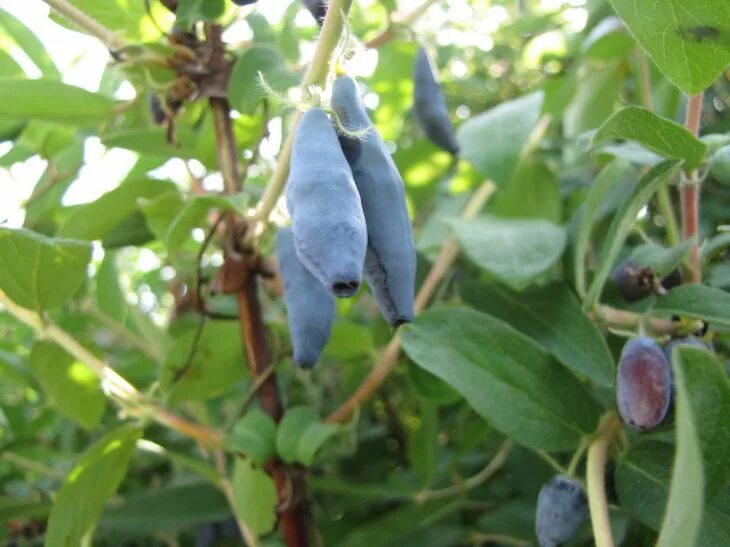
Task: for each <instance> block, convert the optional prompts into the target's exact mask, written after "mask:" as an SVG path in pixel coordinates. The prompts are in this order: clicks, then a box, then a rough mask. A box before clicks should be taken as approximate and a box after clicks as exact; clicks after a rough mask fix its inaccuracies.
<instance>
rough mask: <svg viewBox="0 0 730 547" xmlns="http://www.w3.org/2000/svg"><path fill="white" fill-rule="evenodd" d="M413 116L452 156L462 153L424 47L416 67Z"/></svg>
mask: <svg viewBox="0 0 730 547" xmlns="http://www.w3.org/2000/svg"><path fill="white" fill-rule="evenodd" d="M413 113H414V114H415V117H416V121H417V122H418V125H420V127H421V129H422V130H423V132H424V133H425V134H426V136H427V137H428V138H429V139H430V140H431V142H433V143H434V144H435V145H436V146H438V147H439V148H442V149H444V150H446V151H447V152H451V153H452V154H458V153H459V144H458V143H457V142H456V135H454V129H453V127H452V126H451V120H449V112H448V110H447V109H446V99H445V98H444V93H443V91H442V90H441V86H440V85H439V83H438V82H437V81H436V78H435V77H434V72H433V68H432V67H431V62H430V61H429V59H428V54H427V53H426V50H425V49H424V48H419V50H418V53H417V54H416V64H415V66H414V68H413Z"/></svg>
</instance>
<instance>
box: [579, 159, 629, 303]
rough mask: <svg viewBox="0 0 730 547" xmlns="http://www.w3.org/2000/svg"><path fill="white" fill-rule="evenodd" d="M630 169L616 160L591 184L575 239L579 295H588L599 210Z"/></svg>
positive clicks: (621, 161)
mask: <svg viewBox="0 0 730 547" xmlns="http://www.w3.org/2000/svg"><path fill="white" fill-rule="evenodd" d="M628 168H629V165H628V164H627V163H626V162H625V161H623V160H620V159H615V160H613V161H611V162H610V163H609V164H607V165H606V167H604V168H603V169H601V172H600V173H598V176H597V177H596V179H595V180H594V181H593V184H591V187H590V188H589V190H588V195H587V196H586V199H585V201H584V202H583V205H582V206H581V213H580V221H579V224H578V232H577V233H578V235H577V236H576V238H575V250H574V252H573V269H574V272H575V284H576V288H577V290H578V294H579V295H581V296H585V294H586V255H587V254H588V244H589V243H590V240H591V232H592V230H593V225H594V223H595V221H596V215H597V213H598V208H599V206H600V205H601V202H602V201H603V198H604V196H605V195H606V193H607V192H608V190H609V188H611V186H613V184H614V183H615V182H616V181H617V180H619V179H620V178H621V177H622V176H623V175H624V174H625V173H626V171H627V170H628Z"/></svg>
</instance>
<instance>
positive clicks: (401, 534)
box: [337, 500, 459, 547]
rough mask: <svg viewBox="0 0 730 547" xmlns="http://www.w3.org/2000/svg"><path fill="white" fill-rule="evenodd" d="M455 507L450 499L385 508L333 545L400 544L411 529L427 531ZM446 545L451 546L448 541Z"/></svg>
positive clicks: (386, 546) (389, 546)
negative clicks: (385, 509) (381, 513)
mask: <svg viewBox="0 0 730 547" xmlns="http://www.w3.org/2000/svg"><path fill="white" fill-rule="evenodd" d="M458 508H459V504H458V503H455V502H453V501H451V500H431V501H427V502H426V503H422V504H414V503H409V504H406V505H403V506H402V507H398V508H397V509H391V510H390V511H386V512H385V514H384V515H383V516H381V517H378V518H375V519H372V520H369V521H367V522H365V523H364V524H361V525H360V526H358V527H356V528H355V529H354V530H348V531H347V533H346V536H345V537H344V538H342V539H341V540H340V541H338V542H337V545H339V546H340V547H372V546H374V545H379V546H380V545H382V546H385V547H395V546H396V545H403V543H402V541H403V539H404V538H405V536H406V535H407V534H409V533H410V532H413V531H414V530H429V529H430V527H431V525H433V523H435V522H438V521H439V520H441V519H443V518H444V517H446V516H447V515H449V514H451V513H453V512H454V511H456V510H457V509H458ZM448 544H449V545H451V543H448ZM420 545H424V543H423V542H420ZM444 545H446V544H444Z"/></svg>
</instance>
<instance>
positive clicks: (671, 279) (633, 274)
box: [611, 258, 682, 303]
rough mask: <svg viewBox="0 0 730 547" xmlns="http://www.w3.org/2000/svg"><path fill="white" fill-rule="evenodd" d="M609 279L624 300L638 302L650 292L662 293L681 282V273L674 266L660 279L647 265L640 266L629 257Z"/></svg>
mask: <svg viewBox="0 0 730 547" xmlns="http://www.w3.org/2000/svg"><path fill="white" fill-rule="evenodd" d="M611 279H612V280H613V282H614V283H615V284H616V288H617V289H618V290H619V292H620V293H621V296H622V297H623V299H624V300H625V301H626V302H629V303H631V302H638V301H639V300H643V299H644V298H646V297H648V296H649V295H651V294H663V291H666V290H669V289H671V288H673V287H676V286H677V285H679V284H680V283H682V275H681V274H680V272H679V269H677V268H675V269H674V270H672V271H671V272H669V274H667V276H666V277H665V278H664V279H662V280H661V281H660V280H659V278H658V277H657V275H656V273H654V271H652V269H651V268H649V267H641V266H639V265H637V264H636V262H634V260H633V259H631V258H629V259H627V260H625V261H624V262H623V263H621V264H620V265H619V266H618V267H617V268H616V269H615V270H614V271H613V273H612V274H611Z"/></svg>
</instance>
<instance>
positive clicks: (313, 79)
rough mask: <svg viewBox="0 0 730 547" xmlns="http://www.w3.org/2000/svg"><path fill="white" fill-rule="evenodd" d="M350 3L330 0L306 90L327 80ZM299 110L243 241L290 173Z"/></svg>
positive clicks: (264, 217)
mask: <svg viewBox="0 0 730 547" xmlns="http://www.w3.org/2000/svg"><path fill="white" fill-rule="evenodd" d="M351 6H352V0H332V2H331V4H330V6H329V8H328V9H327V15H326V17H325V18H324V22H323V23H322V31H321V32H320V35H319V40H317V47H316V49H315V50H314V56H313V57H312V62H311V63H310V65H309V68H308V69H307V72H306V73H305V74H304V78H303V79H302V83H301V86H300V87H301V89H302V90H304V91H306V90H307V89H308V88H309V87H312V86H324V84H325V83H326V80H327V74H328V72H329V69H330V58H331V57H332V53H333V52H334V51H335V48H336V47H337V44H338V42H339V40H340V35H341V34H342V29H343V28H344V26H345V18H346V17H347V14H348V13H349V11H350V7H351ZM301 116H302V114H301V112H297V113H296V114H294V119H293V120H292V123H291V127H290V128H289V134H288V135H287V137H286V140H285V141H284V144H283V145H282V147H281V152H279V160H278V161H277V163H276V169H275V170H274V173H273V174H272V175H271V179H270V180H269V184H267V185H266V188H265V190H264V195H263V196H262V197H261V201H259V203H258V205H257V207H256V222H255V226H254V229H253V230H249V231H248V233H247V234H246V240H247V241H246V243H245V244H244V246H249V245H248V244H249V243H250V238H252V237H257V236H258V235H260V234H261V232H263V230H264V229H265V228H266V225H267V224H268V222H269V215H271V211H273V210H274V207H276V203H277V201H278V200H279V196H280V195H281V193H282V192H283V191H284V187H285V186H286V180H287V177H288V176H289V163H290V161H291V150H292V145H293V144H294V129H295V128H296V126H297V124H298V123H299V118H301Z"/></svg>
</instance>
